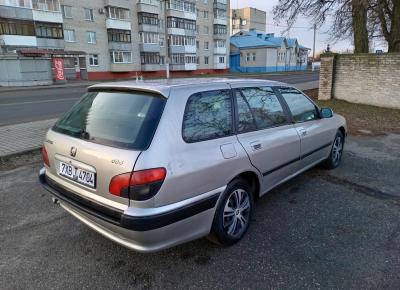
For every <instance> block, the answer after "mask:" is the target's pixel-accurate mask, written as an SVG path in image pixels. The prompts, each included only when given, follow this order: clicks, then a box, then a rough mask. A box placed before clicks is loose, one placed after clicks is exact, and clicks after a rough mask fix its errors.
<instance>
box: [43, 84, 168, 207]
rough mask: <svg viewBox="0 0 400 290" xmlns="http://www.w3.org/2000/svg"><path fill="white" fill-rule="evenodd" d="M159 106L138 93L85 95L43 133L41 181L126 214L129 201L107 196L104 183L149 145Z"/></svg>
mask: <svg viewBox="0 0 400 290" xmlns="http://www.w3.org/2000/svg"><path fill="white" fill-rule="evenodd" d="M165 102H166V100H165V98H164V97H162V96H160V95H157V94H150V93H143V92H117V91H113V92H111V91H108V92H106V91H100V92H89V93H87V94H86V95H85V96H84V97H83V98H82V99H81V100H80V101H79V102H78V103H77V104H76V105H75V106H74V107H73V108H72V109H71V110H70V111H69V112H67V113H66V114H65V115H64V116H63V117H61V119H60V120H59V121H58V122H57V123H56V124H55V126H54V127H53V128H52V129H51V130H50V131H49V132H48V134H47V136H46V141H45V147H46V150H47V152H48V155H49V159H50V168H47V170H46V175H47V176H48V177H49V178H50V179H52V180H53V181H54V182H56V183H57V184H59V185H61V186H62V187H64V188H66V189H68V190H71V191H72V192H74V193H76V194H79V195H82V196H84V197H86V198H88V199H92V200H94V201H96V202H99V203H102V204H105V205H109V206H112V207H115V208H120V209H124V208H126V206H127V205H128V203H129V199H128V198H126V197H118V196H115V195H112V194H110V193H109V185H110V181H111V179H112V178H113V177H114V176H116V175H119V174H123V173H127V172H131V171H132V170H133V168H134V165H135V162H136V159H137V158H138V156H139V155H140V153H141V152H142V151H143V150H146V149H147V148H148V147H149V145H150V142H151V140H152V137H153V134H154V132H155V130H156V128H157V125H158V122H159V120H160V117H161V114H162V111H163V108H164V105H165Z"/></svg>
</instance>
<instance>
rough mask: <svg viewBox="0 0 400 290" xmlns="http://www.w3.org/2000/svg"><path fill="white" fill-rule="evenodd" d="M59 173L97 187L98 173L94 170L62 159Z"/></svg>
mask: <svg viewBox="0 0 400 290" xmlns="http://www.w3.org/2000/svg"><path fill="white" fill-rule="evenodd" d="M58 174H60V175H61V176H64V177H66V178H68V179H71V180H73V181H75V182H78V183H80V184H83V185H85V186H89V187H91V188H95V186H96V183H95V180H96V174H95V173H94V172H91V171H87V170H84V169H82V168H79V167H75V166H73V165H71V164H68V163H64V162H61V161H60V166H59V168H58Z"/></svg>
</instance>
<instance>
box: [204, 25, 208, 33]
mask: <svg viewBox="0 0 400 290" xmlns="http://www.w3.org/2000/svg"><path fill="white" fill-rule="evenodd" d="M204 34H208V26H204Z"/></svg>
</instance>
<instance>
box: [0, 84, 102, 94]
mask: <svg viewBox="0 0 400 290" xmlns="http://www.w3.org/2000/svg"><path fill="white" fill-rule="evenodd" d="M98 83H99V82H92V83H80V84H66V85H49V86H34V87H0V93H2V92H18V91H32V90H50V89H59V88H79V87H88V86H91V85H94V84H98Z"/></svg>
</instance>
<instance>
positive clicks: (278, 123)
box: [234, 86, 300, 191]
mask: <svg viewBox="0 0 400 290" xmlns="http://www.w3.org/2000/svg"><path fill="white" fill-rule="evenodd" d="M234 99H235V103H236V108H237V137H238V139H239V142H240V143H241V144H242V146H243V147H244V148H245V150H246V152H247V154H248V156H249V158H250V160H251V162H252V163H253V165H254V166H255V167H256V168H258V170H259V171H260V173H262V175H263V184H264V187H263V188H264V191H267V190H269V189H270V188H272V187H274V186H275V185H276V184H278V183H279V182H281V181H282V180H283V179H285V178H286V177H288V176H290V175H291V174H293V173H295V172H296V171H297V170H298V169H299V157H300V139H299V136H298V134H297V131H296V129H295V128H294V127H293V125H292V124H291V123H290V119H289V116H288V113H287V111H286V107H285V106H283V104H282V103H281V100H279V98H278V97H277V96H276V94H275V93H274V91H273V89H272V88H271V87H263V86H260V87H245V88H240V87H239V88H235V89H234Z"/></svg>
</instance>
